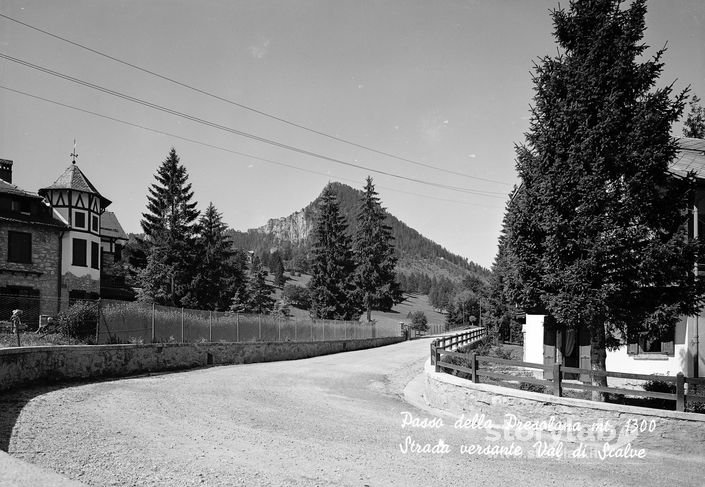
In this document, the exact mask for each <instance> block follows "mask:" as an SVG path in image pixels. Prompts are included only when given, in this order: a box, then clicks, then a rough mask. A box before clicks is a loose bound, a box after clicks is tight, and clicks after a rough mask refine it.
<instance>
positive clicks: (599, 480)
mask: <svg viewBox="0 0 705 487" xmlns="http://www.w3.org/2000/svg"><path fill="white" fill-rule="evenodd" d="M428 346H429V340H428V339H423V340H416V341H413V342H405V343H401V344H397V345H392V346H388V347H384V348H378V349H372V350H363V351H357V352H349V353H342V354H336V355H328V356H324V357H317V358H312V359H306V360H297V361H289V362H275V363H262V364H248V365H236V366H225V367H213V368H207V369H199V370H193V371H189V372H181V373H172V374H162V375H152V376H145V377H135V378H130V379H123V380H115V381H106V382H100V383H93V384H84V385H77V386H70V387H64V388H51V389H46V388H45V389H30V390H27V391H21V392H19V393H16V394H14V395H12V396H8V397H4V398H0V419H2V420H3V423H4V424H5V427H6V429H7V428H9V427H10V426H14V427H13V429H12V434H11V435H7V432H6V436H9V440H8V441H6V442H5V443H6V448H7V449H8V451H9V453H10V454H12V455H13V456H15V457H17V458H21V459H23V460H26V461H29V462H31V463H34V464H37V465H40V466H43V467H46V468H49V469H51V470H53V471H55V472H59V473H63V474H64V475H66V476H68V477H69V478H72V479H76V480H80V481H81V482H84V483H85V484H88V485H120V486H123V485H125V486H143V485H144V486H152V485H164V486H193V485H209V486H210V485H213V486H240V485H241V486H269V485H281V486H328V485H336V486H337V485H352V486H361V487H362V486H406V485H409V486H417V485H418V486H430V485H434V484H437V485H446V486H450V485H458V486H466V485H467V486H469V485H492V486H497V485H514V486H516V485H522V486H524V485H526V486H546V485H559V486H571V487H573V486H583V485H585V486H593V485H609V486H621V485H629V486H640V487H641V486H646V485H664V486H665V485H669V486H671V485H679V486H689V485H692V486H696V485H697V486H702V485H705V455H703V453H702V452H703V451H705V445H690V446H689V448H688V449H686V451H684V449H683V448H682V445H675V444H669V441H671V440H668V439H664V441H663V443H662V444H659V445H658V448H653V447H650V448H649V449H648V451H647V452H646V454H647V455H646V458H645V459H638V458H634V459H625V458H612V459H610V458H608V459H605V460H604V461H601V460H585V459H572V458H569V459H555V458H530V457H527V456H520V457H517V458H506V457H499V458H498V457H490V456H485V455H468V454H461V453H460V451H459V445H463V444H483V443H487V442H486V441H485V440H484V439H485V437H486V431H483V430H473V429H466V430H457V429H454V428H453V427H452V425H453V421H454V419H453V418H451V417H445V418H444V417H442V416H440V415H439V414H440V413H438V412H436V414H432V413H431V412H429V411H422V410H420V409H416V408H415V407H413V406H411V405H410V404H408V403H407V402H405V401H404V398H403V390H404V387H405V386H406V384H407V383H409V381H411V379H412V378H414V377H416V376H417V375H418V374H419V373H420V372H421V370H422V367H423V362H424V361H425V359H426V355H427V353H428ZM13 411H15V412H14V413H13ZM404 412H408V413H411V415H413V418H414V419H416V420H419V421H420V420H422V419H423V418H427V419H429V420H434V421H436V423H437V421H438V420H439V419H441V420H443V421H444V426H442V427H439V428H434V427H432V426H433V425H431V424H427V425H426V426H427V427H426V428H421V427H418V428H416V427H408V426H407V427H404V428H402V420H403V418H404V417H405V415H404V414H403V413H404ZM3 414H4V416H2V415H3ZM406 417H407V418H409V416H408V415H406ZM431 422H433V421H431ZM3 423H0V425H1V424H3ZM8 423H12V424H10V425H9V426H8ZM436 426H438V424H436ZM0 428H1V426H0ZM1 433H2V431H1V430H0V438H2V435H1ZM407 437H408V438H410V439H412V440H413V441H414V442H416V444H418V445H424V444H429V445H430V446H433V445H437V444H438V442H439V440H440V439H442V440H443V442H444V443H445V444H447V445H451V446H452V448H451V451H450V452H448V453H445V454H442V453H423V452H421V453H415V452H412V451H411V450H412V449H413V447H412V446H411V445H410V443H409V442H408V440H407ZM0 446H2V444H1V443H0ZM528 446H529V445H528V444H526V442H525V444H524V447H526V448H528ZM637 446H638V445H637ZM402 447H409V448H408V451H407V452H406V453H404V452H403V451H402V449H403V448H402Z"/></svg>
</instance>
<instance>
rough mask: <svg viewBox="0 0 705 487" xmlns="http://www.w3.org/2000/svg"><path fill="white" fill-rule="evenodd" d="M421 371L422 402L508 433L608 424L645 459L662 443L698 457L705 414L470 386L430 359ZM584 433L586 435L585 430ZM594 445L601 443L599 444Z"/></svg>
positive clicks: (704, 437) (704, 441) (703, 439)
mask: <svg viewBox="0 0 705 487" xmlns="http://www.w3.org/2000/svg"><path fill="white" fill-rule="evenodd" d="M424 372H425V373H424V376H423V383H422V385H421V389H422V391H421V393H422V395H423V398H424V402H425V405H424V406H426V407H430V408H433V409H434V410H437V411H444V412H446V413H450V414H451V415H453V416H461V415H462V416H464V417H465V418H473V417H475V416H476V415H477V417H479V418H481V420H482V421H488V420H489V421H491V423H492V424H493V425H498V426H499V427H500V428H502V429H504V430H510V433H511V430H514V431H516V429H517V428H518V429H522V428H524V426H527V425H539V428H541V427H542V426H543V425H546V424H547V425H549V427H550V425H551V423H552V422H554V423H563V424H569V425H573V426H575V425H580V428H579V429H581V430H582V431H586V430H590V429H592V428H595V427H597V428H599V426H600V425H605V424H609V425H611V426H612V427H613V428H614V430H615V431H616V432H617V433H618V434H619V439H618V440H612V441H611V443H617V444H618V443H619V441H622V442H626V441H629V442H630V443H631V445H632V446H633V447H635V448H636V447H638V448H642V449H646V450H648V451H649V456H650V457H651V456H653V454H657V453H658V452H659V451H660V450H661V447H662V446H663V444H664V442H665V443H668V444H669V445H676V446H675V447H672V448H673V449H675V451H677V454H684V455H696V456H697V455H702V445H704V444H705V414H695V413H685V412H677V411H666V410H661V409H651V408H644V407H636V406H626V405H621V404H609V403H600V402H593V401H588V400H582V399H572V398H565V397H555V396H551V395H547V394H541V393H537V392H530V391H522V390H518V389H510V388H507V387H501V386H496V385H490V384H474V383H472V382H471V381H468V380H466V379H461V378H459V377H455V376H452V375H450V374H445V373H442V372H436V371H435V367H434V366H432V365H431V364H430V360H428V361H426V365H425V370H424ZM517 422H520V423H517ZM517 425H518V426H517ZM650 425H653V429H650ZM640 426H645V427H646V430H645V431H642V430H640V429H639V427H640ZM527 427H528V426H527ZM635 427H636V430H635ZM560 436H561V439H565V437H566V435H565V434H562V435H560ZM567 436H568V437H569V438H570V441H575V438H574V436H575V435H574V436H571V435H567ZM593 436H594V435H593ZM586 437H588V438H590V434H587V435H586ZM505 443H506V442H505ZM588 443H589V441H588ZM594 444H595V443H593V446H594ZM596 444H597V445H598V446H599V447H602V444H601V443H600V442H597V443H596Z"/></svg>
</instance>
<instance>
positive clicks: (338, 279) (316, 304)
mask: <svg viewBox="0 0 705 487" xmlns="http://www.w3.org/2000/svg"><path fill="white" fill-rule="evenodd" d="M312 237H313V246H312V259H311V265H310V268H311V274H312V276H311V280H310V281H309V289H310V291H311V316H312V317H313V318H314V319H316V318H318V319H338V320H352V319H357V318H358V317H359V315H360V311H361V300H360V294H359V293H358V291H357V288H356V287H355V281H354V277H355V262H354V260H353V254H352V248H351V242H350V237H349V236H348V234H347V224H346V223H345V219H344V218H343V217H342V216H341V215H340V209H339V206H338V202H337V200H336V198H335V194H334V193H333V191H332V189H331V187H330V185H328V186H326V188H325V189H324V190H323V193H322V194H321V201H320V207H319V213H318V217H317V219H316V224H315V227H314V230H313V235H312Z"/></svg>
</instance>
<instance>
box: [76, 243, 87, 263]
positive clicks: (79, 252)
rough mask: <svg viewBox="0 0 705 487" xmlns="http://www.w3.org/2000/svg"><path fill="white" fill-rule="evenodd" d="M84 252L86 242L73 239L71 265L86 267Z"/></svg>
mask: <svg viewBox="0 0 705 487" xmlns="http://www.w3.org/2000/svg"><path fill="white" fill-rule="evenodd" d="M86 250H87V249H86V241H85V240H84V239H82V238H74V239H73V265H76V266H81V267H86Z"/></svg>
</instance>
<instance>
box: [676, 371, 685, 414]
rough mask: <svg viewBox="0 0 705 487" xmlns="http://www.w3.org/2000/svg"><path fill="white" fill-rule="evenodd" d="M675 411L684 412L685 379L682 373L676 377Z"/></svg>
mask: <svg viewBox="0 0 705 487" xmlns="http://www.w3.org/2000/svg"><path fill="white" fill-rule="evenodd" d="M676 411H681V412H683V411H685V377H684V376H683V372H678V375H676Z"/></svg>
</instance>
